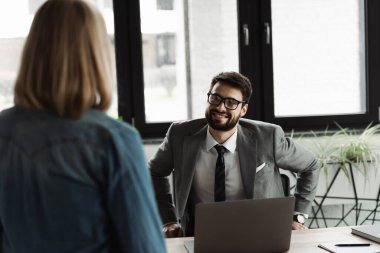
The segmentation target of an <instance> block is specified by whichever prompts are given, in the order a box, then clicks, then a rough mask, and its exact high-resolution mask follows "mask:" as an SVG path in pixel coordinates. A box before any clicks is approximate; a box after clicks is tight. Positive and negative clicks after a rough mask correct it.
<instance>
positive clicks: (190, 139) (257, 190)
mask: <svg viewBox="0 0 380 253" xmlns="http://www.w3.org/2000/svg"><path fill="white" fill-rule="evenodd" d="M206 134H207V122H206V119H196V120H190V121H186V122H178V123H173V124H172V125H171V126H170V128H169V130H168V132H167V134H166V137H165V139H164V141H163V143H162V144H161V145H160V147H159V149H158V151H157V152H156V154H155V155H154V156H153V157H152V158H151V160H150V161H149V167H150V170H151V175H152V179H153V184H154V189H155V193H156V199H157V203H158V207H159V210H160V214H161V218H162V221H163V223H168V222H176V221H178V220H182V219H184V217H185V216H186V207H187V202H188V199H189V194H190V192H191V186H192V181H193V176H194V169H195V168H194V166H195V162H196V158H197V155H198V151H199V150H200V146H201V145H202V143H203V142H204V141H205V139H206ZM236 147H237V149H238V151H239V161H240V170H241V176H242V181H243V187H244V192H245V195H246V198H247V199H252V198H255V199H259V198H272V197H280V196H284V192H283V188H282V184H281V178H280V172H279V168H282V169H285V170H290V171H293V172H296V173H298V175H299V177H298V179H297V185H296V192H295V197H296V205H295V211H298V212H302V213H309V211H310V208H311V204H312V201H313V200H314V196H315V192H316V187H317V183H318V177H319V168H320V165H319V163H318V162H317V160H316V158H315V157H314V155H313V154H312V153H311V152H309V151H308V150H306V149H304V148H303V147H301V146H300V145H298V144H296V143H294V142H293V141H292V140H291V139H289V138H286V137H285V136H284V132H283V130H282V129H281V127H279V126H277V125H273V124H269V123H265V122H260V121H254V120H248V119H240V121H239V125H238V136H237V143H236ZM263 163H265V164H266V165H265V167H264V168H263V169H262V170H260V171H259V172H258V173H256V168H257V167H258V166H259V165H261V164H263ZM171 173H173V194H174V198H173V197H172V194H171V189H170V184H169V176H170V175H171ZM173 199H174V203H173Z"/></svg>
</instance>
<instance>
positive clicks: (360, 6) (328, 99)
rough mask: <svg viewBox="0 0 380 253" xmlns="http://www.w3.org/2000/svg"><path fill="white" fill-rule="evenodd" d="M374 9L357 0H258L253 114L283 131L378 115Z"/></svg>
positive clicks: (372, 4)
mask: <svg viewBox="0 0 380 253" xmlns="http://www.w3.org/2000/svg"><path fill="white" fill-rule="evenodd" d="M378 8H379V4H378V3H376V1H364V0H328V1H327V0H326V1H320V0H309V1H302V0H291V1H289V0H272V1H270V2H269V1H267V2H265V1H262V2H261V12H262V14H263V15H262V19H261V20H260V21H259V24H260V25H261V27H262V35H261V36H262V37H263V39H262V41H261V44H260V46H259V47H260V48H261V49H262V55H261V57H262V60H261V68H262V69H261V71H262V82H261V83H260V85H261V88H262V91H263V93H262V94H263V97H264V98H265V99H266V102H262V104H261V105H260V106H261V109H262V112H263V114H262V115H261V119H262V120H264V121H269V122H273V123H277V124H280V125H281V126H283V127H284V128H285V129H287V130H290V129H317V128H319V129H325V128H326V126H327V125H330V126H334V125H335V124H334V122H338V123H340V124H343V125H344V126H353V127H355V126H356V127H363V126H365V125H367V124H369V123H370V122H371V121H378V107H379V102H378V101H379V95H376V94H379V93H378V91H377V90H378V88H377V87H376V86H378V85H376V82H377V81H376V79H377V78H378V74H376V73H374V72H373V71H375V70H374V69H373V67H374V66H375V65H374V63H375V62H376V61H377V59H375V58H378V57H379V54H378V53H377V51H378V50H377V49H374V47H373V44H372V43H375V42H376V41H377V40H378V36H379V32H378V31H377V30H378V25H377V24H376V23H375V15H377V14H374V13H376V12H378V10H379V9H378ZM256 24H257V23H256ZM376 27H377V28H376ZM376 29H377V30H376Z"/></svg>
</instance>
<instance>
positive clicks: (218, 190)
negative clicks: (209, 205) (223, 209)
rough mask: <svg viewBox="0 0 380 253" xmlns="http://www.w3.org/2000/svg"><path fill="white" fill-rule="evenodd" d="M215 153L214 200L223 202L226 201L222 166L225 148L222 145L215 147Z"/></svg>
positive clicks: (223, 167) (224, 177)
mask: <svg viewBox="0 0 380 253" xmlns="http://www.w3.org/2000/svg"><path fill="white" fill-rule="evenodd" d="M215 149H216V151H218V159H217V160H216V166H215V187H214V200H215V202H218V201H225V200H226V190H225V185H226V176H225V171H224V169H225V165H224V152H225V148H224V147H223V146H222V145H215Z"/></svg>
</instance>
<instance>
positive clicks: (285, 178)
mask: <svg viewBox="0 0 380 253" xmlns="http://www.w3.org/2000/svg"><path fill="white" fill-rule="evenodd" d="M280 175H281V182H282V187H283V189H284V195H285V197H288V196H290V180H289V177H288V176H287V175H285V174H280Z"/></svg>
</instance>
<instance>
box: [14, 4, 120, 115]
mask: <svg viewBox="0 0 380 253" xmlns="http://www.w3.org/2000/svg"><path fill="white" fill-rule="evenodd" d="M112 82H113V62H112V60H111V45H110V39H109V38H108V35H107V32H106V26H105V23H104V19H103V17H102V15H101V13H100V12H99V11H98V10H97V9H96V8H95V7H94V6H93V5H92V4H90V3H88V2H86V1H84V0H48V1H47V2H45V3H44V4H43V5H42V6H41V8H40V9H39V10H38V11H37V13H36V15H35V18H34V20H33V23H32V26H31V28H30V31H29V36H28V38H27V40H26V42H25V46H24V50H23V54H22V58H21V66H20V70H19V73H18V77H17V79H16V84H15V103H16V104H18V105H21V106H25V107H30V108H35V109H38V110H45V111H51V112H54V113H56V114H58V115H59V116H61V117H71V118H79V117H81V116H82V115H83V114H84V113H85V112H86V111H87V110H89V109H90V108H97V109H100V110H103V111H105V110H107V109H108V108H109V106H110V104H111V94H112V92H111V84H112Z"/></svg>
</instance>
